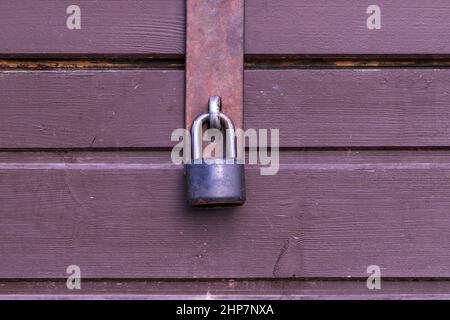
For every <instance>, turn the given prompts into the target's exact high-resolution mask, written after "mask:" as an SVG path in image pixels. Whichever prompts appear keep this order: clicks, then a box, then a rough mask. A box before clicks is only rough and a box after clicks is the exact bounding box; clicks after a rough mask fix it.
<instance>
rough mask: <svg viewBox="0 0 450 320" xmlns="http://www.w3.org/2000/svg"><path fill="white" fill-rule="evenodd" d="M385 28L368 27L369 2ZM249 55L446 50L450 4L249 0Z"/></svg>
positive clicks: (384, 0) (449, 50)
mask: <svg viewBox="0 0 450 320" xmlns="http://www.w3.org/2000/svg"><path fill="white" fill-rule="evenodd" d="M372 4H376V5H378V6H379V7H380V9H381V29H379V30H369V29H368V28H367V26H366V20H367V18H368V17H369V16H370V15H369V14H367V13H366V10H367V8H368V7H369V5H372ZM245 9H246V20H245V32H246V53H248V54H262V53H264V54H282V53H288V54H300V53H301V54H369V53H370V54H381V53H382V54H408V53H409V54H411V53H421V54H422V53H427V54H437V53H442V54H444V53H445V54H448V53H450V45H449V44H448V42H446V41H445V40H444V39H445V38H446V37H447V36H446V35H447V34H448V32H449V30H450V21H449V19H448V14H449V12H450V3H449V2H448V1H445V0H433V1H428V2H427V3H424V2H423V1H420V0H407V1H405V0H400V1H389V0H380V1H376V2H373V1H359V0H337V1H336V0H319V1H316V0H302V1H298V0H282V1H272V0H262V1H260V0H251V1H246V8H245Z"/></svg>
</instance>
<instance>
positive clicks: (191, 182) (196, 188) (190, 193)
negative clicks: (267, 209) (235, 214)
mask: <svg viewBox="0 0 450 320" xmlns="http://www.w3.org/2000/svg"><path fill="white" fill-rule="evenodd" d="M214 98H216V97H211V99H210V111H211V110H212V108H211V103H214V104H217V101H220V100H217V99H214ZM218 107H219V108H220V105H219V106H218ZM216 108H217V105H216ZM213 116H214V117H218V119H220V123H221V125H222V127H224V129H225V132H226V141H225V142H226V143H225V145H226V152H225V154H226V157H225V158H224V159H217V158H214V159H203V148H202V135H203V123H204V122H205V121H206V120H209V121H210V123H211V124H212V123H214V121H212V119H211V117H213ZM235 141H236V137H235V129H234V124H233V121H232V120H231V119H230V118H229V117H227V116H226V115H225V114H223V113H222V112H216V113H214V114H213V113H204V114H201V115H200V116H198V117H197V118H196V119H195V120H194V123H193V125H192V130H191V146H192V159H191V163H187V164H186V165H185V175H186V184H187V197H188V202H189V204H191V205H192V206H194V207H201V206H208V207H222V206H236V205H242V204H244V202H245V199H246V196H245V173H244V164H243V163H239V162H238V160H237V159H236V142H235Z"/></svg>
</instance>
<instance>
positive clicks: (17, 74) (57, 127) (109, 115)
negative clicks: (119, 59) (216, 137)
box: [0, 70, 184, 148]
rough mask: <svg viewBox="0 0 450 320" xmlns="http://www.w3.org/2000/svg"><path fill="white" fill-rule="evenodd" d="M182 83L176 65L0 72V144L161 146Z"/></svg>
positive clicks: (174, 122) (176, 116)
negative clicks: (173, 68) (168, 68)
mask: <svg viewBox="0 0 450 320" xmlns="http://www.w3.org/2000/svg"><path fill="white" fill-rule="evenodd" d="M183 87H184V81H183V74H182V73H181V72H178V71H163V70H151V71H142V70H141V71H125V70H120V71H117V70H111V71H77V72H69V71H48V72H44V71H39V72H25V71H11V72H9V71H5V72H1V73H0V88H1V89H0V91H1V92H2V94H1V96H2V98H1V99H0V146H1V147H3V148H15V147H18V148H28V147H30V148H58V147H64V148H79V147H80V148H96V147H159V146H169V145H171V141H170V136H171V132H172V130H173V129H175V128H182V123H183V113H182V108H183V107H182V106H183V101H184V98H183V94H184V89H183Z"/></svg>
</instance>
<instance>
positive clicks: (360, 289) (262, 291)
mask: <svg viewBox="0 0 450 320" xmlns="http://www.w3.org/2000/svg"><path fill="white" fill-rule="evenodd" d="M81 286H82V290H68V289H67V287H66V282H65V281H64V280H60V281H49V280H47V281H45V280H41V281H33V280H28V281H17V280H14V281H0V299H14V300H16V299H140V300H141V299H158V300H164V299H190V300H191V299H193V300H195V299H199V300H205V299H220V300H223V299H265V300H267V299H276V300H280V299H285V300H289V299H296V300H297V299H309V300H311V299H346V300H347V299H395V300H399V299H402V300H404V299H449V298H450V295H449V293H448V292H449V290H450V284H449V281H447V280H434V281H417V280H415V281H414V280H410V281H396V280H385V281H382V287H381V289H382V290H368V289H367V287H366V281H364V280H362V281H355V280H352V281H339V280H333V281H327V280H325V281H324V280H319V281H318V280H296V279H283V280H239V279H224V280H207V281H202V280H200V281H199V280H187V279H182V280H170V281H167V280H131V281H130V280H127V279H121V280H108V279H103V280H97V281H92V280H84V281H83V280H82V284H81Z"/></svg>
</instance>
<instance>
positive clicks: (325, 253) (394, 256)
mask: <svg viewBox="0 0 450 320" xmlns="http://www.w3.org/2000/svg"><path fill="white" fill-rule="evenodd" d="M281 163H282V164H281V169H280V172H279V174H278V175H276V176H260V174H259V170H258V168H257V167H253V166H250V167H249V168H247V186H248V189H247V190H248V202H247V204H246V205H245V206H243V207H241V208H234V209H229V210H222V211H215V212H213V211H203V212H196V211H193V210H192V209H189V208H188V207H187V206H186V204H185V199H184V189H183V173H182V169H181V167H178V166H175V165H172V164H171V162H170V155H169V153H156V152H150V153H141V152H134V153H121V152H116V153H106V152H102V153H71V152H69V153H37V152H35V153H13V152H8V153H2V154H0V203H1V204H2V205H1V207H0V243H1V246H0V255H1V257H2V259H1V260H0V278H12V279H14V278H64V277H65V276H66V274H65V270H66V267H67V266H68V265H71V264H78V265H79V266H80V267H81V268H82V273H83V277H86V278H89V277H94V278H193V277H200V278H255V277H256V278H272V277H275V278H286V277H288V278H290V277H294V278H303V277H312V278H316V277H333V278H336V277H337V278H341V277H345V278H347V277H358V278H365V277H366V276H367V273H366V268H367V266H368V265H372V264H375V265H379V266H380V267H381V271H382V274H383V276H384V277H407V278H416V277H418V278H420V277H424V278H430V277H446V278H448V277H449V276H450V271H449V270H450V268H449V266H450V254H449V252H450V232H449V228H448V226H449V225H450V216H449V214H448V208H449V205H450V189H449V188H448V181H449V179H450V155H449V154H448V152H444V151H442V152H440V151H429V152H420V151H392V152H391V151H389V152H387V151H385V152H382V153H380V152H377V151H374V152H284V153H282V155H281Z"/></svg>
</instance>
